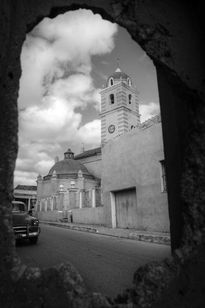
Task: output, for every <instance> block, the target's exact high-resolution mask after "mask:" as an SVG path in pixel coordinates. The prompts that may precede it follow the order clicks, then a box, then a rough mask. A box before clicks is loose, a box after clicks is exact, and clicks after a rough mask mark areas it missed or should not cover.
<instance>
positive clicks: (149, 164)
mask: <svg viewBox="0 0 205 308" xmlns="http://www.w3.org/2000/svg"><path fill="white" fill-rule="evenodd" d="M100 117H101V143H102V144H101V147H98V148H95V149H91V150H88V151H85V150H83V152H82V153H80V154H78V155H76V156H75V157H74V156H73V153H72V152H71V153H72V154H71V155H72V158H71V157H69V160H67V162H66V159H67V158H66V157H65V158H64V160H63V161H61V162H59V164H60V166H61V167H60V171H59V169H58V168H57V167H58V163H56V164H57V165H56V164H55V165H54V166H53V167H52V168H51V170H50V171H49V173H48V175H47V176H45V177H43V178H42V177H39V178H38V204H39V211H40V212H39V214H40V217H41V218H42V219H53V220H57V219H58V218H59V214H58V213H59V211H61V212H62V213H63V211H64V212H65V211H69V210H72V213H73V220H74V222H78V223H90V224H102V225H106V226H110V227H113V228H116V227H119V228H134V229H137V230H143V231H156V232H169V217H168V201H167V193H166V177H165V162H164V151H163V141H162V140H163V139H162V128H161V118H160V116H159V115H157V116H155V117H153V118H151V119H149V120H148V121H146V122H144V123H140V114H139V98H138V92H137V90H136V89H134V88H133V86H132V80H131V78H130V77H129V76H128V75H127V74H125V73H123V72H122V71H121V70H120V69H119V68H117V70H116V71H115V72H114V73H113V74H112V75H111V76H110V77H109V78H108V80H107V83H106V87H105V88H104V89H103V90H102V91H101V112H100ZM65 154H66V153H65ZM74 165H75V168H74V169H75V172H73V173H72V172H71V171H72V169H73V166H74ZM79 172H80V177H79ZM82 179H83V181H84V186H83V185H82V184H81V183H82ZM72 181H73V183H74V185H75V193H76V195H75V196H76V197H75V199H73V198H74V197H71V196H72V193H71V192H72V191H73V189H74V187H71V182H72ZM54 183H55V184H54ZM61 189H62V191H60V190H61ZM61 193H62V196H63V197H60V195H61ZM86 196H87V197H86ZM55 198H57V200H59V201H58V202H57V203H56V201H52V200H55ZM60 198H62V199H60ZM71 199H72V200H75V201H71ZM60 200H63V201H60ZM54 204H55V205H54Z"/></svg>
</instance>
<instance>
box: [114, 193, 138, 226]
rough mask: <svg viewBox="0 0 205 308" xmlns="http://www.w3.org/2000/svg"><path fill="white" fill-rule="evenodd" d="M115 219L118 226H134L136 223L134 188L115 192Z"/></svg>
mask: <svg viewBox="0 0 205 308" xmlns="http://www.w3.org/2000/svg"><path fill="white" fill-rule="evenodd" d="M115 206H116V220H117V227H118V228H135V227H136V225H137V221H136V220H137V198H136V189H135V188H133V189H127V190H121V191H118V192H116V193H115Z"/></svg>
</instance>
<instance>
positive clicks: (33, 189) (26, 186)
mask: <svg viewBox="0 0 205 308" xmlns="http://www.w3.org/2000/svg"><path fill="white" fill-rule="evenodd" d="M15 189H19V190H32V191H36V190H37V186H34V185H17V186H16V187H15Z"/></svg>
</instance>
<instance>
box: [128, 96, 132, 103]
mask: <svg viewBox="0 0 205 308" xmlns="http://www.w3.org/2000/svg"><path fill="white" fill-rule="evenodd" d="M128 100H129V104H132V95H131V94H129V95H128Z"/></svg>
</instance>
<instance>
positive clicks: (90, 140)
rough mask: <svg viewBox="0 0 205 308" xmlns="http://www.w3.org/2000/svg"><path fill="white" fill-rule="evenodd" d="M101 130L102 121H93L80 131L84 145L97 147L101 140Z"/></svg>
mask: <svg viewBox="0 0 205 308" xmlns="http://www.w3.org/2000/svg"><path fill="white" fill-rule="evenodd" d="M100 128H101V122H100V120H93V121H92V122H89V123H87V124H85V125H84V126H82V127H81V128H80V129H79V130H78V136H79V138H80V139H81V141H82V142H83V143H85V144H90V145H95V146H97V145H98V144H99V139H100Z"/></svg>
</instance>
